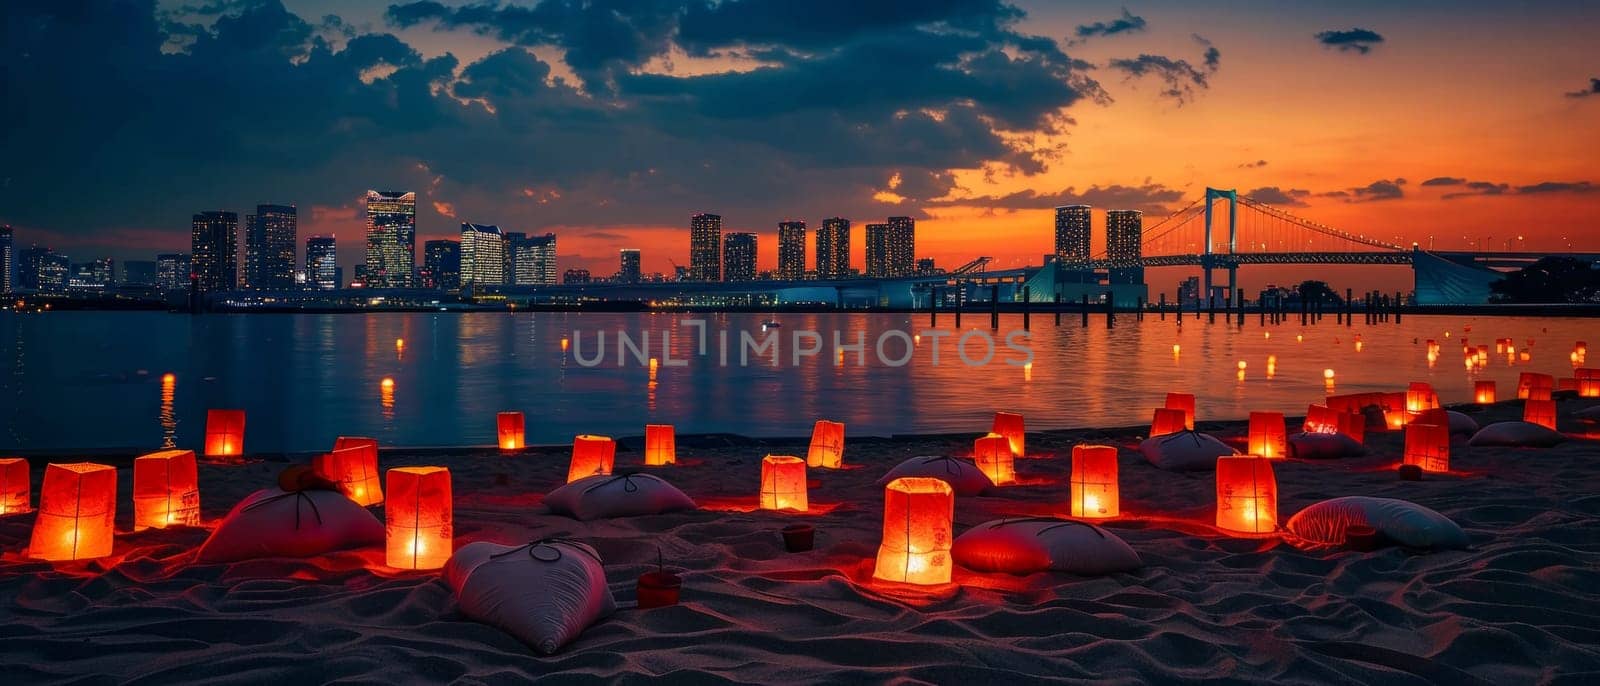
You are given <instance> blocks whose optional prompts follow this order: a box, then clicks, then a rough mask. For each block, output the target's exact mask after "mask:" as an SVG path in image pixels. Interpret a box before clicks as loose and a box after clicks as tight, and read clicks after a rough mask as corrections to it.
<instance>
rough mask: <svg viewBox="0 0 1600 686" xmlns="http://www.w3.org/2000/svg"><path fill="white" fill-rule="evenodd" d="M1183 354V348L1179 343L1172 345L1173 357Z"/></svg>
mask: <svg viewBox="0 0 1600 686" xmlns="http://www.w3.org/2000/svg"><path fill="white" fill-rule="evenodd" d="M1182 352H1183V346H1181V345H1178V344H1177V343H1173V344H1172V356H1173V357H1177V356H1178V355H1179V354H1181V353H1182Z"/></svg>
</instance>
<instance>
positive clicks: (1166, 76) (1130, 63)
mask: <svg viewBox="0 0 1600 686" xmlns="http://www.w3.org/2000/svg"><path fill="white" fill-rule="evenodd" d="M1194 39H1195V41H1196V42H1198V43H1200V44H1201V45H1203V46H1205V48H1206V51H1205V53H1204V55H1203V59H1204V61H1203V62H1202V63H1201V66H1200V67H1195V66H1194V65H1192V64H1190V63H1189V61H1188V60H1181V59H1173V58H1171V57H1164V56H1162V55H1139V56H1138V57H1135V58H1131V59H1129V58H1117V59H1113V60H1111V62H1110V63H1109V64H1108V65H1107V66H1109V67H1110V68H1111V69H1114V70H1117V71H1121V72H1124V73H1126V74H1127V75H1128V78H1130V79H1137V78H1142V77H1144V76H1154V77H1156V78H1157V79H1159V80H1160V81H1161V83H1162V84H1163V86H1164V88H1163V90H1162V91H1161V95H1162V96H1163V97H1168V98H1172V99H1173V100H1174V101H1176V102H1177V103H1178V104H1179V105H1182V104H1184V103H1186V102H1189V101H1190V100H1193V99H1194V92H1195V89H1200V90H1205V89H1206V88H1209V87H1210V84H1209V83H1208V82H1207V81H1206V79H1207V78H1208V77H1209V76H1210V75H1212V74H1215V73H1216V71H1217V67H1218V66H1220V65H1221V63H1222V53H1221V52H1220V51H1218V50H1217V48H1216V47H1215V46H1213V45H1211V41H1208V40H1206V39H1205V38H1203V37H1201V36H1198V35H1196V36H1194Z"/></svg>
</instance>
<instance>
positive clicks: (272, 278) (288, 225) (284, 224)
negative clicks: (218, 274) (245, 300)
mask: <svg viewBox="0 0 1600 686" xmlns="http://www.w3.org/2000/svg"><path fill="white" fill-rule="evenodd" d="M244 225H245V231H244V285H245V287H246V288H254V289H258V290H260V289H289V288H294V257H295V255H294V249H295V241H296V240H298V239H299V229H298V221H297V219H296V217H295V209H294V205H256V213H255V214H252V215H248V216H246V217H245V223H244Z"/></svg>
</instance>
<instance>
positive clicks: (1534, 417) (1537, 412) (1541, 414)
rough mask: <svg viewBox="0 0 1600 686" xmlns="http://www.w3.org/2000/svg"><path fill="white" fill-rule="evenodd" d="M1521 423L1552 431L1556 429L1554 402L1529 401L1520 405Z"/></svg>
mask: <svg viewBox="0 0 1600 686" xmlns="http://www.w3.org/2000/svg"><path fill="white" fill-rule="evenodd" d="M1522 421H1525V422H1527V423H1529V424H1538V425H1539V426H1542V427H1544V428H1546V429H1550V430H1551V431H1554V430H1555V428H1556V401H1554V400H1529V401H1527V402H1525V403H1523V405H1522Z"/></svg>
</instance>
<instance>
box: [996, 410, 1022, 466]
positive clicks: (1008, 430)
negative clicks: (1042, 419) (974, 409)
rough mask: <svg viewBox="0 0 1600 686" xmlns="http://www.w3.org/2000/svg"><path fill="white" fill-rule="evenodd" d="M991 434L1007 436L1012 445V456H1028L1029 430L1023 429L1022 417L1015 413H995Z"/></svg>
mask: <svg viewBox="0 0 1600 686" xmlns="http://www.w3.org/2000/svg"><path fill="white" fill-rule="evenodd" d="M989 433H993V434H999V435H1001V436H1005V437H1006V441H1008V442H1009V443H1010V444H1011V455H1012V456H1014V457H1026V456H1027V454H1028V453H1027V430H1026V429H1024V428H1023V423H1022V415H1020V414H1017V413H1015V412H996V413H994V423H993V424H992V425H991V428H990V429H989Z"/></svg>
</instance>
